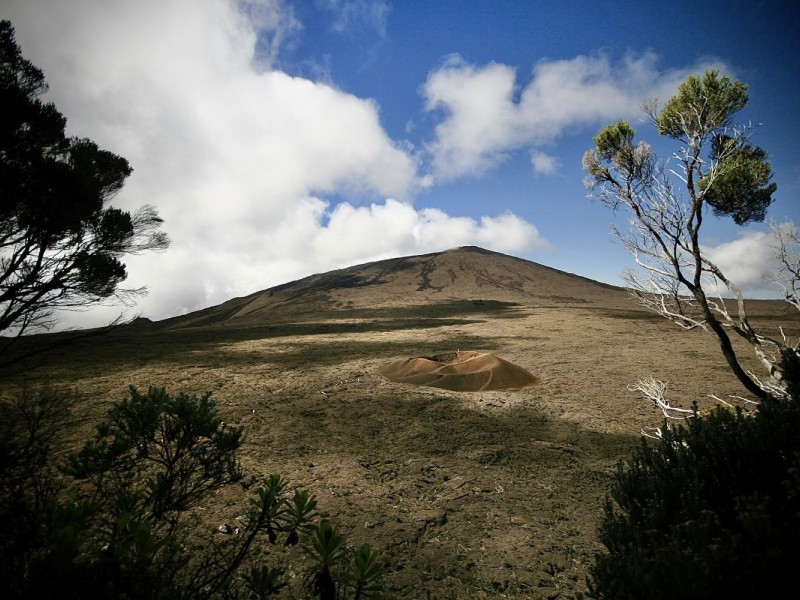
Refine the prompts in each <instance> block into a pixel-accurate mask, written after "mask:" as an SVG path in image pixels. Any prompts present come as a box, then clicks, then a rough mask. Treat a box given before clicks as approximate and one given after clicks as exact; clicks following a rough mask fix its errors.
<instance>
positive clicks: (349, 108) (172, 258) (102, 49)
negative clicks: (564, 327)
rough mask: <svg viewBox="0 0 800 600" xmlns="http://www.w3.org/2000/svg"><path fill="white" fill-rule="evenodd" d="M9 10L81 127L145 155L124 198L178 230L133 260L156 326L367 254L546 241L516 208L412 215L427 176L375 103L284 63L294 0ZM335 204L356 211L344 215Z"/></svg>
mask: <svg viewBox="0 0 800 600" xmlns="http://www.w3.org/2000/svg"><path fill="white" fill-rule="evenodd" d="M237 7H245V8H246V10H244V11H238V10H237ZM4 16H5V17H7V18H10V19H11V21H12V23H13V24H14V26H15V27H16V29H17V40H18V42H19V44H20V46H21V48H22V51H23V54H24V55H25V56H26V57H27V58H29V59H31V60H32V61H33V62H34V64H36V65H38V66H40V67H41V68H42V69H43V70H44V73H45V76H46V77H47V79H48V81H49V83H50V85H51V91H50V95H49V98H50V99H52V100H53V101H54V102H55V103H56V106H57V107H58V108H59V110H61V111H62V112H63V113H64V114H65V115H66V116H67V119H68V129H69V132H70V133H72V134H75V135H80V136H86V137H90V138H92V139H94V140H95V141H97V142H98V143H99V144H100V145H101V146H102V147H104V148H107V149H109V150H112V151H114V152H117V153H119V154H121V155H122V156H124V157H126V158H127V159H128V160H129V161H130V162H131V164H132V166H133V168H134V174H133V175H132V176H131V177H130V178H129V180H128V183H127V185H126V186H125V188H124V189H123V191H122V192H121V193H120V194H119V196H118V197H117V198H115V200H114V203H115V204H116V205H118V206H121V207H123V208H126V209H133V208H136V207H138V206H140V205H142V204H144V203H149V204H153V205H155V206H156V207H157V209H158V210H159V212H160V214H161V216H162V217H163V218H164V219H165V226H164V228H165V230H166V232H167V233H168V234H169V236H170V237H171V238H172V240H173V244H172V247H171V248H170V249H169V250H168V251H167V252H166V253H164V254H159V255H145V256H141V257H133V258H131V259H130V260H129V261H128V266H129V273H130V276H129V280H128V282H126V283H127V284H129V285H130V286H131V287H138V286H141V285H147V286H149V287H150V289H151V294H150V295H149V296H148V297H147V298H145V299H144V300H143V301H141V302H140V304H139V307H138V310H139V311H141V313H142V314H144V315H146V316H149V317H151V318H156V319H160V318H164V317H168V316H172V315H176V314H180V313H184V312H187V311H191V310H195V309H198V308H201V307H204V306H209V305H212V304H216V303H219V302H223V301H225V300H227V299H229V298H231V297H233V296H241V295H244V294H248V293H252V292H254V291H257V290H259V289H264V288H266V287H269V286H272V285H276V284H279V283H282V282H285V281H288V280H291V279H295V278H298V277H301V276H304V275H308V274H311V273H313V272H320V271H324V270H328V269H331V268H335V267H341V266H344V265H346V264H354V263H355V262H359V261H361V260H371V259H375V258H381V257H386V256H389V255H394V256H398V255H401V254H405V253H412V254H413V253H417V252H420V251H431V250H439V249H445V248H447V247H450V246H454V245H466V244H479V245H484V246H487V247H490V248H493V249H496V250H501V251H503V250H506V251H514V250H518V251H523V250H528V249H531V248H537V247H542V245H543V244H544V242H542V240H541V238H540V236H539V235H538V233H537V232H536V230H535V228H534V227H533V226H532V225H530V224H528V223H526V222H525V221H523V220H521V219H519V218H518V217H515V216H513V215H509V214H507V215H501V216H499V217H484V218H483V219H482V220H480V222H477V221H475V220H473V219H469V218H458V217H451V216H448V215H446V214H445V213H443V212H441V211H437V210H432V209H421V210H417V209H415V208H414V207H412V206H411V205H410V204H409V201H410V200H411V199H412V198H413V195H414V191H415V190H416V189H417V188H418V186H424V185H426V182H425V179H424V178H420V177H419V176H418V173H417V170H418V165H417V163H416V160H415V158H414V157H413V155H412V149H409V148H407V147H406V145H404V144H402V143H397V142H395V141H394V140H392V139H390V138H389V136H388V135H387V134H386V132H385V131H384V129H383V128H382V126H381V123H380V119H379V110H378V106H377V105H376V104H375V103H374V102H373V101H371V100H365V99H362V98H358V97H356V96H354V95H351V94H348V93H346V92H344V91H341V90H338V89H336V88H334V87H332V86H329V85H326V84H324V83H318V82H314V81H310V80H307V79H303V78H299V77H291V76H289V75H287V74H286V73H283V72H281V71H279V70H274V64H278V63H279V62H280V61H279V60H278V55H279V52H280V47H279V46H280V41H281V40H283V39H286V37H287V36H290V35H291V34H292V32H294V31H296V30H297V29H298V28H299V27H300V26H301V25H300V24H299V23H298V22H297V20H296V19H295V18H294V15H293V14H292V13H291V10H290V9H289V8H287V6H286V5H285V4H283V3H282V2H279V1H277V0H273V1H270V0H261V1H257V0H250V1H248V2H246V3H244V4H242V3H241V2H231V1H229V0H204V1H203V2H197V1H196V0H171V1H170V2H162V1H161V0H142V1H140V2H129V1H127V0H85V1H82V2H70V3H65V2H60V1H58V0H50V1H40V2H28V1H26V0H9V2H7V3H5V5H4ZM259 28H261V31H259V30H258V29H259ZM259 39H260V40H262V41H261V42H259ZM264 40H267V42H268V43H267V48H266V49H264V48H263V45H264ZM259 45H260V46H262V50H263V51H264V52H265V53H266V55H265V56H266V58H265V57H264V56H261V57H257V56H256V55H255V51H256V49H257V48H258V47H260V46H259ZM276 61H277V63H276ZM270 65H273V69H269V68H268V67H269V66H270ZM336 196H339V197H347V198H350V199H351V202H346V203H340V204H338V205H334V206H331V205H330V202H329V200H327V199H326V197H328V198H330V197H336ZM387 197H391V198H397V200H383V199H384V198H387ZM358 201H361V202H364V201H367V202H372V204H370V205H369V206H359V205H357V204H356V202H358ZM107 315H108V313H107V312H103V311H99V312H93V313H91V317H90V320H89V321H87V320H85V319H86V317H80V318H79V319H78V321H76V319H71V320H70V319H68V322H70V323H74V322H82V323H87V322H92V323H101V322H102V321H103V320H104V319H105V318H106V317H107Z"/></svg>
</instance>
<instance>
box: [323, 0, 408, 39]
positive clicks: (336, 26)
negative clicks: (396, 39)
mask: <svg viewBox="0 0 800 600" xmlns="http://www.w3.org/2000/svg"><path fill="white" fill-rule="evenodd" d="M319 4H320V5H321V6H323V7H324V8H326V9H328V10H330V11H333V12H334V13H335V15H336V17H335V19H334V21H333V23H332V24H331V30H332V31H335V32H338V33H363V30H364V29H365V28H366V29H368V30H371V31H374V32H375V33H376V34H377V35H378V37H380V38H384V37H385V36H386V26H387V22H388V19H389V14H390V13H391V10H392V7H391V4H389V3H388V2H386V1H385V0H321V1H320V2H319Z"/></svg>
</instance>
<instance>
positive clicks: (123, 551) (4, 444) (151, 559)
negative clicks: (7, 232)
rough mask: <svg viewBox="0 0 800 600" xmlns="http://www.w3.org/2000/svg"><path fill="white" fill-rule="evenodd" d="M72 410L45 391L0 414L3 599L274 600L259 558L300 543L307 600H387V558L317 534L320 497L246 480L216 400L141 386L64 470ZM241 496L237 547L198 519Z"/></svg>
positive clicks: (276, 480)
mask: <svg viewBox="0 0 800 600" xmlns="http://www.w3.org/2000/svg"><path fill="white" fill-rule="evenodd" d="M66 400H67V396H66V395H65V394H63V393H58V392H54V391H52V390H43V391H39V392H35V393H23V394H22V395H21V396H19V397H17V398H15V399H13V400H11V401H8V402H3V403H2V406H0V409H1V410H3V414H4V419H3V420H2V421H0V492H1V493H0V518H2V519H3V521H4V522H5V523H7V524H8V526H6V527H4V528H2V529H1V530H0V595H2V597H3V598H56V597H57V598H65V599H66V598H81V599H84V598H87V599H92V598H97V599H106V598H107V599H111V598H114V599H117V598H129V599H138V598H142V599H145V598H146V599H157V598H165V599H167V598H169V599H178V600H180V599H182V598H186V599H192V600H194V599H203V598H209V599H211V598H226V599H228V598H244V597H247V598H269V597H276V596H278V595H281V594H283V593H288V592H289V590H288V586H287V584H286V583H285V582H284V581H283V580H282V574H283V570H282V568H281V565H278V566H274V565H273V566H269V565H266V564H264V563H263V561H261V560H256V559H255V558H254V556H253V555H254V554H255V553H254V552H252V551H253V550H254V549H255V548H256V547H258V546H259V545H263V544H264V543H265V542H266V543H268V544H270V545H275V544H278V543H282V545H283V546H286V547H287V548H289V549H291V548H292V547H293V546H296V545H297V544H298V543H299V541H300V537H301V535H302V536H307V537H309V539H310V540H311V545H310V546H309V547H311V548H316V549H317V550H318V551H317V552H309V555H310V556H311V557H312V559H313V561H312V562H313V565H312V567H311V572H310V573H309V575H308V577H307V578H306V581H307V585H306V588H307V589H306V590H305V591H306V592H309V593H313V594H314V595H315V596H317V597H322V598H340V597H350V596H351V595H352V597H355V598H376V597H379V595H380V581H379V579H380V568H379V567H378V566H377V563H376V560H375V555H374V554H373V553H371V552H370V551H369V548H368V547H362V548H359V549H358V550H357V551H349V550H348V549H347V545H346V540H345V538H344V536H342V535H341V534H339V533H338V528H336V527H335V526H334V525H332V524H331V523H330V521H328V520H322V521H319V522H317V520H318V513H317V511H316V507H317V499H316V498H315V497H314V496H312V495H310V494H309V493H308V492H306V491H304V490H294V491H293V493H290V491H289V483H288V482H287V481H286V480H285V479H283V478H282V477H281V476H279V475H270V476H269V477H267V478H264V479H262V480H260V481H259V480H258V479H256V478H251V479H250V480H248V481H245V480H244V478H243V475H242V473H241V470H240V466H239V461H238V458H237V455H238V451H239V449H240V447H241V445H242V442H243V432H242V429H241V428H239V427H231V426H229V425H226V424H225V423H223V422H222V420H221V419H220V417H219V416H218V414H217V410H216V406H215V404H214V402H213V401H212V400H211V399H210V394H206V395H204V396H201V397H197V396H195V395H188V394H179V395H178V396H174V397H173V396H170V395H169V394H168V393H167V392H166V390H164V389H163V388H155V387H151V388H150V389H149V390H148V391H147V393H146V394H143V393H140V392H139V391H138V390H137V389H136V388H133V387H131V388H130V396H129V398H127V399H125V400H124V401H122V402H119V403H116V404H114V405H113V406H112V408H111V409H110V410H109V412H108V418H107V420H105V421H103V422H102V423H100V424H99V425H98V427H97V432H96V434H95V435H94V436H93V437H92V438H91V439H90V440H88V441H87V442H86V443H85V444H84V446H83V448H82V449H81V450H80V451H79V452H77V453H75V454H72V455H70V456H69V457H68V458H67V459H66V461H64V464H62V465H61V468H60V469H56V468H55V467H54V460H53V458H54V454H55V453H54V445H55V444H54V441H55V440H56V438H57V434H58V431H59V424H60V423H61V422H63V420H64V417H65V414H66V413H65V408H66V406H67V404H66ZM235 484H240V485H242V487H243V488H245V489H249V490H250V493H251V499H250V503H249V504H250V507H249V510H248V511H247V514H246V515H245V517H244V519H243V520H242V527H241V528H240V529H239V531H238V532H237V535H225V536H214V535H213V528H211V527H210V525H209V524H208V523H202V522H201V521H200V520H199V519H198V518H197V517H196V510H195V509H197V508H198V507H200V506H202V504H203V502H204V501H205V500H207V499H208V498H209V497H210V496H212V495H213V494H216V493H217V492H218V491H219V490H221V489H222V488H223V487H226V486H230V485H235ZM226 533H232V532H229V531H226ZM331 534H333V535H331ZM215 537H216V539H215ZM333 538H335V539H333ZM319 540H321V541H322V542H324V543H323V544H322V545H317V544H316V541H319ZM329 542H335V544H334V546H335V548H333V550H334V551H331V552H329V550H331V545H330V543H329ZM325 544H327V545H325ZM262 554H263V553H262ZM282 560H285V555H284V558H283V559H282ZM297 591H299V590H294V592H297ZM351 591H352V594H350V592H351Z"/></svg>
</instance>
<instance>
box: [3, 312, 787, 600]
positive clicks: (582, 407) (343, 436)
mask: <svg viewBox="0 0 800 600" xmlns="http://www.w3.org/2000/svg"><path fill="white" fill-rule="evenodd" d="M470 306H471V307H472V308H471V309H470V311H469V314H457V313H458V311H462V310H465V309H466V308H467V306H466V305H465V304H464V303H460V304H459V303H455V304H451V305H449V306H443V307H439V308H438V309H436V308H435V307H431V308H430V309H428V311H427V312H425V313H424V314H421V315H419V316H418V317H416V318H415V317H414V313H413V311H409V310H407V309H402V310H400V309H398V311H396V312H392V311H391V310H390V309H388V308H383V309H381V310H379V311H378V310H376V311H374V312H372V313H370V314H367V313H364V314H362V315H361V316H360V318H352V319H350V320H349V321H348V320H345V319H343V318H342V315H341V314H339V313H329V314H327V313H325V314H323V313H320V314H318V315H316V316H315V318H313V319H309V320H306V321H299V322H291V323H281V322H279V321H275V322H271V323H269V324H263V323H262V324H261V325H259V326H248V327H244V326H242V327H234V326H221V325H217V326H208V327H202V328H195V329H180V330H174V331H170V330H165V329H161V328H159V327H158V326H155V327H151V328H147V327H145V328H130V329H128V328H121V329H118V330H116V331H113V332H111V333H109V334H106V335H104V336H101V337H97V338H94V339H90V340H84V341H81V342H79V343H76V344H74V345H72V346H65V347H63V348H60V349H57V350H54V351H51V352H49V353H47V354H44V355H40V356H37V357H36V358H35V359H33V360H32V361H30V362H28V363H27V364H24V365H22V366H21V367H24V369H23V368H21V367H20V368H18V369H16V370H9V371H6V372H5V373H4V374H2V375H0V382H2V386H3V388H5V389H9V388H12V387H16V386H20V385H22V384H23V382H28V383H41V382H50V383H51V384H53V385H68V386H70V387H72V388H73V389H75V390H76V391H77V392H79V393H80V394H81V395H82V398H83V400H82V403H81V404H80V405H79V406H78V407H77V408H76V409H75V414H78V415H81V416H82V418H83V421H82V422H80V423H77V424H76V425H75V429H74V436H73V441H74V442H75V443H77V441H78V440H79V439H81V438H85V437H86V433H87V432H91V428H92V426H93V423H94V422H95V421H96V420H98V419H100V418H101V417H102V416H103V415H104V413H105V410H106V409H107V407H108V405H109V403H110V402H111V401H114V400H119V399H120V398H121V397H123V396H124V395H125V394H126V392H127V386H128V385H129V384H133V385H136V386H139V387H142V388H146V386H148V385H157V386H166V387H167V388H168V389H169V390H170V391H172V392H174V393H178V392H181V391H186V392H189V393H203V392H205V391H207V390H208V391H212V392H213V398H214V399H215V400H216V402H217V405H218V407H219V411H220V414H221V416H222V417H223V418H224V419H225V420H226V421H227V422H230V423H234V424H240V425H244V427H245V432H246V440H245V444H244V447H243V452H242V463H243V468H244V470H245V472H247V473H253V474H256V475H266V474H268V473H271V472H280V473H281V474H283V475H284V476H286V477H287V478H288V479H290V480H291V481H292V482H294V483H295V484H296V485H298V486H299V487H301V488H304V489H308V490H309V491H310V492H311V493H314V494H316V495H317V496H318V497H319V498H320V506H322V507H324V509H325V511H326V515H325V516H330V517H332V518H333V519H334V520H336V521H338V522H340V523H342V525H343V531H344V532H345V533H346V534H347V535H348V538H349V539H350V540H351V542H352V544H353V545H354V546H357V545H358V544H361V543H363V542H368V543H369V544H370V546H371V547H372V548H374V549H376V550H378V551H379V552H380V553H381V556H382V560H383V562H384V564H385V566H386V578H385V582H386V585H387V590H388V591H389V594H390V596H393V597H398V598H428V597H429V598H495V597H498V596H503V597H507V598H552V597H555V595H556V594H560V596H559V597H563V598H573V597H579V595H580V594H581V593H583V592H585V578H586V574H587V573H588V567H589V566H590V564H591V563H592V561H593V557H594V553H595V552H596V551H597V550H599V549H600V543H599V540H598V537H597V526H598V524H599V521H600V518H601V517H602V507H603V500H604V498H605V496H606V493H607V490H608V489H609V486H610V484H611V482H612V479H613V471H614V466H615V465H616V463H617V461H618V460H620V459H622V458H624V457H627V456H628V454H629V453H630V451H631V450H632V448H633V447H634V446H635V445H636V444H637V443H638V431H639V429H640V427H641V426H642V425H652V424H657V423H658V421H659V417H658V416H657V415H656V414H655V412H653V411H651V410H650V409H649V408H648V407H647V406H646V405H645V404H644V403H643V402H642V401H640V400H637V399H636V398H635V397H633V396H632V395H631V394H630V393H629V392H627V391H626V386H627V384H628V383H630V382H632V381H634V380H636V379H637V378H640V377H642V376H644V375H653V376H656V377H659V378H661V379H666V380H669V381H671V382H673V383H672V388H671V389H673V391H674V394H673V396H674V398H675V399H676V400H678V399H680V398H684V399H685V403H690V402H691V401H692V400H700V401H703V398H704V396H705V395H706V394H710V393H715V394H718V395H725V394H727V393H736V392H739V389H738V384H737V382H736V381H734V380H733V378H732V376H730V375H729V373H728V372H727V370H726V369H725V368H724V365H722V361H721V358H720V357H719V356H718V354H717V350H716V347H715V344H714V341H713V340H712V339H711V338H709V337H707V336H704V335H702V334H700V333H696V334H695V333H689V334H686V333H684V332H682V331H678V330H676V329H674V328H672V327H671V326H670V325H669V324H668V323H665V322H661V321H658V320H653V319H650V318H644V317H643V316H642V313H640V312H638V311H636V310H635V309H631V310H630V311H627V310H626V311H625V312H624V313H623V312H622V311H620V310H616V311H614V312H612V313H609V311H608V310H606V309H593V308H591V307H587V308H579V307H542V306H537V307H527V308H526V307H523V306H520V305H513V306H506V305H505V304H501V303H494V304H488V305H486V304H484V305H480V304H471V305H470ZM770 310H772V309H770ZM437 311H438V312H437ZM331 315H334V316H335V318H334V317H333V316H331ZM352 316H353V315H349V317H352ZM766 316H770V315H766ZM349 317H348V318H349ZM498 317H504V318H498ZM793 326H794V328H795V329H797V322H796V321H794V322H793ZM459 349H460V350H481V351H489V352H493V353H495V354H497V355H498V356H500V357H502V358H504V359H506V360H509V361H511V362H514V363H515V364H518V365H520V366H521V367H523V368H525V369H527V370H529V371H530V372H531V373H533V374H534V375H537V376H538V377H540V378H541V383H540V384H539V385H538V386H536V387H534V388H531V389H529V390H526V391H523V392H474V393H455V392H448V391H445V390H437V389H433V388H419V387H410V386H405V385H401V384H396V383H393V382H390V381H388V380H387V379H385V378H383V377H381V376H379V375H377V374H376V370H377V368H378V367H380V366H381V365H383V364H385V363H386V362H389V361H391V360H394V359H397V358H400V357H404V356H411V355H420V354H436V353H442V352H451V351H456V350H459ZM244 500H245V499H244V498H243V497H242V498H237V497H230V496H226V495H221V496H220V497H219V498H218V499H217V500H216V501H215V502H214V503H213V505H209V506H206V507H204V509H203V511H202V516H203V518H205V519H207V520H209V521H210V523H212V524H218V522H229V521H231V520H232V519H235V517H236V516H237V515H238V514H240V512H237V511H241V510H242V506H243V503H244ZM212 531H213V529H212Z"/></svg>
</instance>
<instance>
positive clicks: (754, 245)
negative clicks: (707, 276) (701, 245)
mask: <svg viewBox="0 0 800 600" xmlns="http://www.w3.org/2000/svg"><path fill="white" fill-rule="evenodd" d="M774 244H775V240H774V237H773V235H772V234H771V233H770V232H767V231H745V232H742V233H741V234H740V235H739V237H738V238H737V239H735V240H733V241H730V242H724V243H721V244H718V245H715V246H707V247H706V248H705V254H706V255H707V256H708V258H709V259H710V260H711V261H712V262H713V263H714V264H716V265H717V266H718V267H719V268H720V269H721V270H722V272H723V273H725V276H726V277H728V279H730V280H731V281H732V282H733V283H735V284H736V285H737V286H738V287H739V288H740V289H741V290H742V293H743V294H744V295H745V297H750V298H774V297H775V295H776V291H777V290H778V289H779V288H778V287H777V286H776V285H775V284H774V283H772V281H771V278H772V276H773V274H774V273H775V272H776V271H777V269H778V263H777V261H776V260H775V257H774V253H775V249H774Z"/></svg>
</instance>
